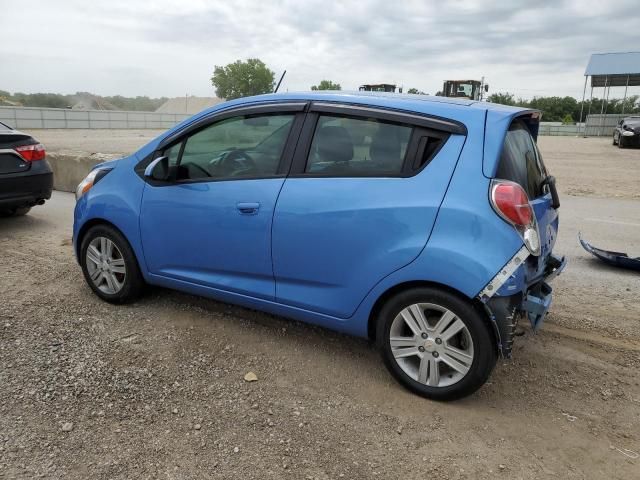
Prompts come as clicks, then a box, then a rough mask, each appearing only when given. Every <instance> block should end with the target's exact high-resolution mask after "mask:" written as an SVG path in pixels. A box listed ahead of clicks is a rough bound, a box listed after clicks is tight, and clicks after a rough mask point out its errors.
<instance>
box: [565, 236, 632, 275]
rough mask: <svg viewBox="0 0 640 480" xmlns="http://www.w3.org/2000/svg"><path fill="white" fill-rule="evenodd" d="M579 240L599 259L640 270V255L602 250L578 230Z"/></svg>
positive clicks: (613, 264) (614, 264)
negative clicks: (630, 255)
mask: <svg viewBox="0 0 640 480" xmlns="http://www.w3.org/2000/svg"><path fill="white" fill-rule="evenodd" d="M578 241H579V242H580V245H582V248H584V249H585V250H586V251H587V252H589V253H590V254H591V255H593V256H594V257H596V258H597V259H599V260H602V261H603V262H604V263H606V264H607V265H611V266H613V267H620V268H627V269H629V270H636V271H639V272H640V257H636V258H632V257H629V255H627V254H626V253H622V252H613V251H609V250H602V249H601V248H596V247H594V246H592V245H591V244H590V243H588V242H587V241H586V240H584V239H583V238H582V235H581V234H580V232H578Z"/></svg>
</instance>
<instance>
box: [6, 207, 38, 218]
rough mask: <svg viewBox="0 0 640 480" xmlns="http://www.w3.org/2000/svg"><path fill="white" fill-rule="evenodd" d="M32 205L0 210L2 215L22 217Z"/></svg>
mask: <svg viewBox="0 0 640 480" xmlns="http://www.w3.org/2000/svg"><path fill="white" fill-rule="evenodd" d="M30 210H31V207H20V208H11V209H8V210H0V217H21V216H23V215H26V214H27V213H29V211H30Z"/></svg>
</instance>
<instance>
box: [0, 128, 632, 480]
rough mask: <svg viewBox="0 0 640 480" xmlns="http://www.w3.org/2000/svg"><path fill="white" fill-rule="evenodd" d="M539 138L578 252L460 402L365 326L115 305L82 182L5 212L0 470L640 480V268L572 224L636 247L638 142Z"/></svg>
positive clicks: (568, 242) (170, 297)
mask: <svg viewBox="0 0 640 480" xmlns="http://www.w3.org/2000/svg"><path fill="white" fill-rule="evenodd" d="M111 134H112V133H111V132H110V135H111ZM141 134H143V135H147V134H148V132H142V133H141ZM38 137H39V138H41V139H42V141H43V142H45V143H47V144H48V146H49V148H50V149H51V148H52V147H51V144H52V143H53V142H52V141H51V140H49V139H46V138H44V135H38ZM114 138H116V137H114ZM52 140H53V139H52ZM90 140H91V139H90ZM59 141H60V140H59ZM84 141H87V140H86V139H85V140H84ZM91 141H95V139H94V140H91ZM114 141H115V140H114ZM123 141H124V142H125V143H126V144H127V147H126V149H125V148H124V147H123V148H122V149H123V150H125V151H126V150H133V149H134V148H135V147H136V142H137V143H144V141H145V137H133V138H128V139H127V140H123ZM540 143H541V147H542V150H543V154H544V155H545V158H546V159H547V163H548V165H549V168H550V169H551V170H552V172H553V173H554V174H555V175H556V176H557V177H558V182H559V185H560V187H561V190H562V192H563V193H565V195H564V197H563V199H562V201H563V205H562V207H561V212H562V213H561V215H562V218H561V232H560V237H559V240H558V245H557V251H558V252H563V253H566V254H567V255H568V256H569V261H570V265H569V267H568V269H567V271H566V272H565V273H564V274H563V275H562V276H560V277H559V278H558V279H557V280H556V282H555V284H554V286H555V289H556V292H557V295H556V300H555V304H554V306H553V307H552V311H551V313H550V315H549V317H548V320H547V323H546V325H545V328H544V329H543V330H542V331H541V332H540V333H539V334H538V335H535V336H534V335H532V333H531V332H530V331H528V330H527V331H526V334H525V336H524V338H519V339H518V341H517V343H516V347H515V358H514V360H512V361H509V362H498V366H497V368H496V370H495V372H494V374H493V376H492V377H491V379H490V381H489V383H488V384H487V385H486V386H485V387H484V388H482V389H481V390H480V391H479V392H478V393H476V394H475V395H473V396H472V397H470V398H467V399H465V400H463V401H459V402H456V403H449V404H444V403H436V402H431V401H427V400H424V399H421V398H418V397H416V396H413V395H411V394H410V393H408V392H406V391H404V390H403V389H402V388H401V387H400V386H399V385H398V384H396V383H395V382H394V381H393V379H392V378H391V377H390V375H389V374H387V372H386V371H385V370H384V368H383V366H382V364H381V362H380V361H379V358H378V355H377V353H376V352H375V350H374V349H373V348H372V347H371V346H370V345H369V344H368V343H367V342H366V341H364V340H360V339H354V338H349V337H345V336H342V335H338V334H335V333H332V332H328V331H324V330H321V329H319V328H315V327H311V326H307V325H303V324H299V323H294V322H291V321H288V320H285V319H282V318H278V317H272V316H269V315H265V314H261V313H256V312H253V311H249V310H245V309H242V308H238V307H233V306H229V305H225V304H220V303H217V302H213V301H209V300H204V299H200V298H196V297H192V296H189V295H185V294H181V293H176V292H170V291H167V290H162V289H152V290H150V292H149V293H148V294H147V295H146V296H145V297H144V298H143V299H142V300H141V301H139V302H138V303H136V304H134V305H130V306H124V307H114V306H111V305H109V304H106V303H103V302H101V301H100V300H98V299H97V297H95V296H94V295H93V294H92V293H91V292H90V290H89V288H88V287H86V286H85V284H84V281H83V279H82V277H81V274H80V270H79V267H78V266H77V265H76V263H75V261H74V259H73V256H72V252H71V248H70V244H69V243H70V228H71V222H72V218H71V217H72V208H73V197H72V195H70V194H62V193H58V194H55V196H54V198H53V200H52V201H51V202H50V203H48V204H47V205H45V206H44V207H40V208H36V209H34V210H33V211H32V213H31V214H30V215H29V216H27V217H24V218H18V219H9V220H3V221H2V222H0V245H1V246H2V248H0V365H2V368H1V369H0V478H34V477H38V476H42V477H45V478H78V479H86V478H103V479H114V478H117V479H129V478H167V479H183V478H184V479H187V478H273V479H276V478H292V479H298V478H302V479H305V478H314V479H330V478H331V479H333V478H356V479H359V478H390V479H395V478H428V477H435V478H451V479H463V478H468V479H494V478H496V477H497V478H500V477H501V478H509V479H511V478H513V479H516V478H522V479H534V478H535V479H539V478H576V479H577V478H580V479H581V478H593V479H602V478H608V479H632V478H638V471H640V458H638V454H637V453H636V452H640V433H639V432H640V370H639V367H640V333H638V332H639V328H638V327H639V326H640V304H639V302H638V292H639V291H640V275H638V274H635V273H632V272H623V271H618V270H615V269H612V268H608V267H606V266H603V265H600V264H598V263H597V262H596V261H594V260H592V259H590V258H589V257H588V254H586V252H584V251H582V250H581V248H580V247H579V246H578V245H577V241H576V234H577V231H578V229H581V230H582V231H583V233H584V234H585V236H586V237H587V238H588V239H589V240H591V241H593V243H595V244H597V245H600V246H603V247H605V248H611V249H622V250H625V249H626V250H628V251H629V253H630V254H635V255H640V200H639V199H638V185H640V150H618V149H617V148H614V147H611V146H609V145H608V143H609V142H608V140H605V139H587V140H585V139H575V138H550V137H543V138H542V139H541V141H540ZM58 145H61V146H60V147H58V148H63V147H64V148H68V149H77V147H75V145H74V144H73V143H72V142H70V143H69V145H70V146H65V145H63V143H60V144H58ZM79 149H82V150H91V149H90V148H87V147H86V144H85V146H84V147H82V148H79ZM115 151H117V149H115ZM603 165H604V166H603ZM634 189H635V190H634ZM615 197H623V198H615ZM634 198H635V200H634ZM248 371H253V372H255V373H256V374H257V376H258V380H257V381H256V382H252V383H247V382H245V381H244V380H243V376H244V374H245V373H247V372H248ZM65 430H69V431H65ZM634 472H635V473H634Z"/></svg>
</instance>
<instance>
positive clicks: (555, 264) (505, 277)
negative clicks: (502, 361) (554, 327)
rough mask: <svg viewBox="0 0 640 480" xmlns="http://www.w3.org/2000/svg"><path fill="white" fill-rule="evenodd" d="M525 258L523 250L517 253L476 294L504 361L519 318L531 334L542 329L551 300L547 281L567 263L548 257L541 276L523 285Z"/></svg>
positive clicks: (525, 252)
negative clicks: (524, 322)
mask: <svg viewBox="0 0 640 480" xmlns="http://www.w3.org/2000/svg"><path fill="white" fill-rule="evenodd" d="M528 257H529V252H528V251H527V250H526V248H522V249H521V250H519V251H518V252H517V253H516V254H515V255H514V256H513V257H512V258H511V260H510V261H509V262H508V263H507V264H506V265H505V266H504V267H503V268H502V269H501V270H500V272H498V274H497V275H496V276H495V277H494V278H493V279H492V280H491V282H489V283H488V284H487V286H486V287H485V288H484V289H483V290H482V292H480V294H479V295H478V299H479V300H480V301H481V302H482V303H483V304H484V308H485V310H486V312H487V315H488V316H489V319H490V320H491V323H492V325H493V328H494V331H495V334H496V337H497V340H498V348H499V350H500V353H501V354H502V356H503V357H505V358H510V357H511V352H512V348H513V340H514V337H515V335H516V327H517V325H518V321H519V319H520V318H521V317H526V318H528V320H529V322H530V323H531V327H532V328H533V330H534V331H536V330H538V329H539V328H540V327H541V326H542V323H543V321H544V318H545V316H546V314H547V312H548V311H549V307H550V306H551V301H552V298H553V295H552V293H553V289H552V288H551V286H550V285H549V282H550V281H551V280H553V279H554V278H555V277H556V276H558V275H559V274H560V273H561V272H562V271H563V270H564V268H565V266H566V264H567V260H566V258H565V257H556V256H555V255H553V254H551V255H549V256H548V257H547V258H546V259H545V269H544V273H543V275H542V276H541V277H540V278H538V279H536V280H534V281H533V282H532V283H527V282H526V260H527V258H528Z"/></svg>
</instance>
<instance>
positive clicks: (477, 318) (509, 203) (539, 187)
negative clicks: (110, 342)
mask: <svg viewBox="0 0 640 480" xmlns="http://www.w3.org/2000/svg"><path fill="white" fill-rule="evenodd" d="M539 120H540V113H539V112H538V111H532V110H525V109H520V108H511V107H505V106H500V105H494V104H491V103H486V102H474V101H460V100H452V99H448V98H442V97H429V96H421V95H397V94H372V93H359V94H351V93H349V94H343V93H336V92H333V93H310V92H309V93H296V94H293V93H291V94H289V93H287V94H271V95H262V96H256V97H249V98H243V99H239V100H234V101H230V102H226V103H223V104H219V105H217V106H215V107H213V108H211V109H209V110H205V111H203V112H201V113H199V114H197V115H195V116H193V117H191V118H189V119H188V120H185V121H184V122H182V123H181V124H179V125H177V126H176V127H174V128H172V129H171V130H169V131H167V132H166V133H164V134H162V135H161V136H160V137H158V138H157V139H155V140H153V141H152V142H150V143H149V144H148V145H146V146H144V147H143V148H141V149H140V150H139V151H138V152H136V153H135V154H133V155H131V156H129V157H127V158H123V159H121V160H116V161H112V162H107V163H103V164H100V165H98V166H96V167H95V168H94V169H93V170H92V171H91V172H90V173H89V175H88V176H87V177H86V178H85V179H84V180H83V181H82V183H81V184H80V185H79V186H78V190H77V192H76V196H77V205H76V209H75V223H74V231H73V234H74V235H73V238H74V248H75V252H76V255H77V258H78V261H79V263H80V265H81V266H82V271H83V273H84V276H85V278H86V280H87V283H88V284H89V286H90V287H91V288H92V289H93V291H94V292H95V293H96V294H97V295H98V296H99V297H101V298H102V299H104V300H106V301H109V302H113V303H121V302H127V301H131V300H133V299H134V298H136V297H137V296H138V295H139V294H140V292H141V290H142V288H143V286H144V284H145V283H146V284H152V285H161V286H163V287H168V288H173V289H176V290H182V291H185V292H189V293H192V294H196V295H202V296H206V297H211V298H214V299H217V300H220V301H223V302H229V303H235V304H239V305H243V306H245V307H249V308H254V309H258V310H263V311H266V312H270V313H273V314H277V315H283V316H286V317H290V318H294V319H297V320H301V321H304V322H309V323H314V324H317V325H321V326H323V327H327V328H330V329H333V330H338V331H341V332H345V333H348V334H353V335H358V336H362V337H369V338H371V339H372V340H375V342H376V343H377V345H378V346H379V348H380V351H381V353H382V358H383V360H384V363H385V364H386V366H387V368H388V369H389V371H390V372H391V374H392V375H393V376H394V377H395V378H396V379H397V380H398V381H399V382H400V383H401V384H403V385H404V386H406V387H407V388H409V389H410V390H412V391H414V392H416V393H418V394H420V395H423V396H425V397H429V398H433V399H441V400H447V399H455V398H460V397H463V396H465V395H468V394H470V393H472V392H474V391H475V390H477V389H478V388H479V387H480V386H481V385H482V384H483V383H484V382H485V381H486V380H487V378H488V377H489V375H490V374H491V371H492V369H493V367H494V365H495V363H496V360H497V357H498V356H500V355H501V356H504V357H509V356H510V355H511V350H512V343H513V339H514V335H515V330H516V325H517V323H518V319H520V318H521V317H527V318H528V320H529V321H530V322H531V324H532V326H533V328H534V329H536V328H538V327H539V326H540V324H541V322H542V320H543V318H544V316H545V314H546V312H547V310H548V308H549V305H550V302H551V287H550V286H549V285H548V283H547V282H548V280H549V279H550V278H551V277H553V276H555V275H557V274H558V273H559V272H560V271H561V270H562V268H563V267H564V260H563V259H561V258H557V257H555V256H554V255H553V254H552V252H551V250H552V248H553V246H554V243H555V240H556V234H557V229H558V212H557V210H558V207H559V201H558V195H557V192H556V188H555V180H554V178H553V177H552V176H550V175H549V174H548V173H547V170H546V168H545V166H544V163H543V161H542V157H541V155H540V152H539V150H538V148H537V146H536V137H537V131H538V124H539Z"/></svg>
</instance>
